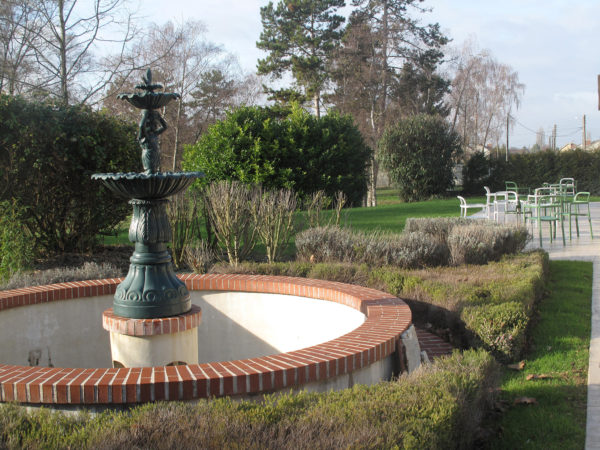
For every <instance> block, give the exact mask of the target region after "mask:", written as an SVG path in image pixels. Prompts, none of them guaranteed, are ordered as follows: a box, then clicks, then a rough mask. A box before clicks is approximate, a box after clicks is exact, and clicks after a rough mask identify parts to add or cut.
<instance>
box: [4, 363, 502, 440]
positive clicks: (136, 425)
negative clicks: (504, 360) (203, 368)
mask: <svg viewBox="0 0 600 450" xmlns="http://www.w3.org/2000/svg"><path fill="white" fill-rule="evenodd" d="M498 374H499V370H498V367H497V365H496V364H495V363H494V361H493V359H492V358H491V357H490V356H489V355H488V354H486V353H485V352H482V351H477V352H476V351H468V352H465V353H463V354H459V353H455V354H453V355H452V356H451V357H445V358H439V359H437V360H436V361H435V362H433V363H432V364H430V365H427V366H424V367H423V368H422V369H420V370H419V371H417V372H415V373H413V374H411V375H408V376H402V377H401V378H399V379H398V380H397V381H391V382H383V383H379V384H377V385H373V386H365V385H355V386H354V387H353V388H351V389H345V390H342V391H336V392H327V393H306V392H300V393H298V394H283V395H278V396H272V397H267V398H266V399H265V401H263V402H256V401H239V402H235V401H231V400H229V399H217V400H210V401H200V402H198V403H197V404H190V403H185V404H184V403H154V404H148V405H144V406H141V407H137V408H133V409H132V410H130V411H127V412H122V413H114V412H113V413H111V412H105V413H102V414H98V415H95V416H92V415H65V414H60V413H50V412H48V411H45V410H41V411H40V410H38V411H35V412H31V413H29V412H27V411H26V410H25V409H23V408H19V407H18V406H16V405H12V404H8V405H6V404H5V405H2V406H0V441H1V442H2V444H3V446H5V447H7V448H106V449H109V448H153V449H163V448H165V449H167V448H169V449H170V448H265V449H269V448H277V449H315V448H319V449H321V448H405V449H423V448H473V446H474V445H475V444H476V442H475V441H476V439H477V438H478V432H479V428H480V426H481V424H482V418H483V416H484V414H485V413H486V412H487V411H488V410H489V409H490V407H491V405H492V403H493V401H494V399H495V397H494V395H495V394H494V392H495V391H496V389H495V388H496V386H497V381H498Z"/></svg>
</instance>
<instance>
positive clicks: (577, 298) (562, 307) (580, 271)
mask: <svg viewBox="0 0 600 450" xmlns="http://www.w3.org/2000/svg"><path fill="white" fill-rule="evenodd" d="M591 296H592V263H589V262H581V261H551V262H550V284H549V295H548V297H546V298H545V299H544V300H543V301H542V302H540V305H539V311H538V313H539V321H538V322H537V323H536V324H535V326H534V327H533V330H532V333H531V347H530V351H529V353H528V355H527V356H526V358H525V359H524V360H523V361H524V364H525V365H524V368H523V369H522V370H511V369H506V371H505V375H504V379H503V381H502V386H501V389H502V394H501V395H502V399H503V400H504V402H505V407H506V408H508V410H507V411H506V412H505V414H504V415H503V417H502V420H501V423H500V426H501V430H502V431H501V435H500V436H499V437H498V438H497V439H496V440H495V441H494V442H493V443H492V446H491V447H492V448H495V449H515V448H531V449H551V448H555V449H569V448H573V449H580V448H584V445H585V428H586V404H587V402H586V397H587V371H588V360H589V345H590V331H591V330H590V327H591ZM536 376H537V377H538V378H535V377H536ZM528 378H533V379H530V380H528ZM527 399H531V400H527ZM520 401H521V402H524V403H522V404H520V403H519V402H520ZM529 402H531V403H532V404H528V403H529Z"/></svg>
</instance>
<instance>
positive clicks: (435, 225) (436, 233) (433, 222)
mask: <svg viewBox="0 0 600 450" xmlns="http://www.w3.org/2000/svg"><path fill="white" fill-rule="evenodd" d="M472 223H473V219H467V218H464V217H416V218H415V217H409V218H408V219H406V223H405V225H404V231H405V232H413V231H420V232H422V233H426V234H428V235H430V236H431V237H432V238H434V239H435V240H436V241H438V242H443V243H447V242H448V235H449V234H450V231H451V230H452V229H453V228H454V227H455V226H457V225H468V224H472Z"/></svg>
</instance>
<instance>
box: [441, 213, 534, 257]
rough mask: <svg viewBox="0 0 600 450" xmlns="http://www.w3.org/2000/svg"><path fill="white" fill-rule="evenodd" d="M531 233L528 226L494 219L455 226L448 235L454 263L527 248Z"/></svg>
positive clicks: (499, 255)
mask: <svg viewBox="0 0 600 450" xmlns="http://www.w3.org/2000/svg"><path fill="white" fill-rule="evenodd" d="M530 238H531V235H530V234H529V232H528V230H527V228H526V227H525V226H513V225H499V224H495V223H490V222H479V223H472V224H469V225H461V226H455V227H453V228H452V230H451V231H450V234H449V235H448V239H447V242H448V248H449V250H450V261H451V263H452V264H454V265H457V266H458V265H461V264H487V263H488V262H489V261H497V260H499V259H500V257H501V256H502V255H509V254H513V253H517V252H520V251H523V249H524V248H525V246H526V245H527V243H528V242H529V240H530Z"/></svg>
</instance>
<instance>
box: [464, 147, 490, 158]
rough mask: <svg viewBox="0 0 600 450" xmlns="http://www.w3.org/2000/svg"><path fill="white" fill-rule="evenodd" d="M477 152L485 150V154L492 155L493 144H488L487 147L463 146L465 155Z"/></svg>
mask: <svg viewBox="0 0 600 450" xmlns="http://www.w3.org/2000/svg"><path fill="white" fill-rule="evenodd" d="M477 152H483V154H484V155H485V156H490V153H491V152H492V146H491V145H490V144H488V145H486V146H485V147H484V146H483V145H475V146H470V145H466V146H464V147H463V153H464V155H465V156H473V155H474V154H475V153H477Z"/></svg>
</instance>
